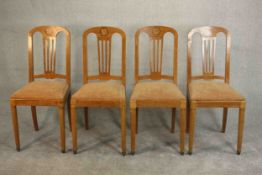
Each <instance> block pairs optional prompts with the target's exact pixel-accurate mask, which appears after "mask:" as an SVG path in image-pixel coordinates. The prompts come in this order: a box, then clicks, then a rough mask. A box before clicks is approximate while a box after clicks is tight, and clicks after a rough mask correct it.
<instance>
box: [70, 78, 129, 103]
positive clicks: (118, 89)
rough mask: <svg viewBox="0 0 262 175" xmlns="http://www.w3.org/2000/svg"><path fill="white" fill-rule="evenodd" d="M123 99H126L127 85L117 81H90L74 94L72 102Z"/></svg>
mask: <svg viewBox="0 0 262 175" xmlns="http://www.w3.org/2000/svg"><path fill="white" fill-rule="evenodd" d="M122 100H125V87H124V86H123V85H122V84H121V83H117V82H99V83H88V84H85V85H84V86H82V87H81V88H80V89H79V90H78V91H77V92H76V93H75V94H74V95H73V96H72V103H74V102H75V101H77V102H88V101H92V102H100V101H110V102H113V101H116V102H117V101H119V102H120V101H122Z"/></svg>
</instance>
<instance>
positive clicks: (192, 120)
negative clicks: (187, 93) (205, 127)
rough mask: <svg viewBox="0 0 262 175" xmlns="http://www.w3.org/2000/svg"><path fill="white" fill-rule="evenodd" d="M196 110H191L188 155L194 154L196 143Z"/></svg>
mask: <svg viewBox="0 0 262 175" xmlns="http://www.w3.org/2000/svg"><path fill="white" fill-rule="evenodd" d="M195 115H196V109H195V108H190V123H189V151H188V154H190V155H191V154H192V150H193V143H194V133H195V117H196V116H195Z"/></svg>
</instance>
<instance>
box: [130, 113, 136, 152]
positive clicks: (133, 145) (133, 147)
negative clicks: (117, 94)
mask: <svg viewBox="0 0 262 175" xmlns="http://www.w3.org/2000/svg"><path fill="white" fill-rule="evenodd" d="M130 112H131V122H130V123H131V154H132V155H134V154H135V151H136V108H131V109H130Z"/></svg>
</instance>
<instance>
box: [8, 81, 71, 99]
mask: <svg viewBox="0 0 262 175" xmlns="http://www.w3.org/2000/svg"><path fill="white" fill-rule="evenodd" d="M68 88H69V86H68V84H67V82H66V81H59V80H54V81H53V80H47V81H33V82H30V83H28V84H27V85H25V86H24V87H22V88H21V89H19V90H17V91H16V92H15V93H13V94H12V96H11V99H15V100H43V101H44V100H62V99H64V97H65V95H66V93H67V90H68Z"/></svg>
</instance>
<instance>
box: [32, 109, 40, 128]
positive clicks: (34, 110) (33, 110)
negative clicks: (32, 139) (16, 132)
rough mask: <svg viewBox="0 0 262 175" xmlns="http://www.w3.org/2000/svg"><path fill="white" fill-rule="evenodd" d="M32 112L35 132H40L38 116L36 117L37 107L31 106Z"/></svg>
mask: <svg viewBox="0 0 262 175" xmlns="http://www.w3.org/2000/svg"><path fill="white" fill-rule="evenodd" d="M31 112H32V119H33V123H34V129H35V131H38V130H39V128H38V123H37V115H36V107H35V106H31Z"/></svg>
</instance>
